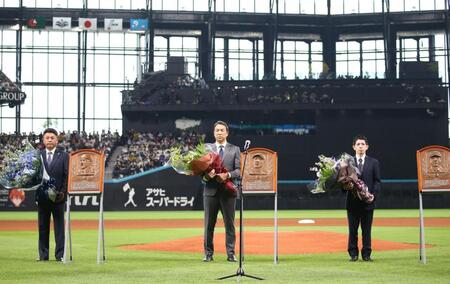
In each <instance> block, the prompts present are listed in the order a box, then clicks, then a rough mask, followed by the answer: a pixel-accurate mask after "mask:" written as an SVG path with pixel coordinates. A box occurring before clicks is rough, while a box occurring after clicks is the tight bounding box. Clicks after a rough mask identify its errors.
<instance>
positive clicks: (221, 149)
mask: <svg viewBox="0 0 450 284" xmlns="http://www.w3.org/2000/svg"><path fill="white" fill-rule="evenodd" d="M219 155H220V158H221V159H223V146H219Z"/></svg>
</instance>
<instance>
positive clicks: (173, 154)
mask: <svg viewBox="0 0 450 284" xmlns="http://www.w3.org/2000/svg"><path fill="white" fill-rule="evenodd" d="M169 151H170V159H169V162H168V164H169V165H170V166H172V167H173V168H174V169H175V170H176V171H177V172H180V173H190V172H192V168H191V162H192V161H194V160H197V159H200V158H201V157H203V156H205V155H206V154H208V153H209V152H210V150H208V149H207V147H206V144H205V142H204V141H203V140H200V143H199V144H198V145H197V146H196V147H195V148H194V149H193V150H189V151H188V152H186V153H183V151H182V150H181V146H180V147H173V148H171V149H170V150H169Z"/></svg>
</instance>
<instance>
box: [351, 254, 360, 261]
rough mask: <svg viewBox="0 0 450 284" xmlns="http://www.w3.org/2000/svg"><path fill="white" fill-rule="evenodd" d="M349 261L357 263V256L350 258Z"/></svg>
mask: <svg viewBox="0 0 450 284" xmlns="http://www.w3.org/2000/svg"><path fill="white" fill-rule="evenodd" d="M350 261H358V256H357V255H352V256H350Z"/></svg>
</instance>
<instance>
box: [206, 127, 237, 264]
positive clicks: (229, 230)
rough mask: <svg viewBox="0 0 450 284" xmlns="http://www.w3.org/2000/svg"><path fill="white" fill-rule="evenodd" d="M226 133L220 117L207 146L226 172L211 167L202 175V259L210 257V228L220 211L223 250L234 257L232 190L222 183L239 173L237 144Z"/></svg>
mask: <svg viewBox="0 0 450 284" xmlns="http://www.w3.org/2000/svg"><path fill="white" fill-rule="evenodd" d="M228 134H229V128H228V124H226V123H225V122H223V121H217V122H216V123H215V124H214V138H215V140H216V142H215V143H213V144H211V145H210V146H211V148H212V150H213V151H215V152H216V153H217V154H219V156H220V157H221V160H222V165H223V167H225V168H226V170H227V172H224V173H216V172H215V170H214V169H212V170H211V171H210V172H209V173H207V174H205V175H204V176H203V181H204V182H205V186H204V192H203V198H204V208H205V234H204V251H205V257H204V258H203V261H205V262H209V261H212V260H213V255H214V242H213V238H214V228H215V226H216V221H217V215H218V213H219V210H220V212H222V216H223V221H224V224H225V232H226V242H225V245H226V251H227V260H228V261H231V262H235V261H237V259H236V256H235V243H236V234H235V226H234V216H235V209H236V192H234V191H231V190H228V189H226V187H225V183H226V182H228V181H230V180H231V181H234V180H236V179H238V178H239V177H240V153H241V152H240V150H239V147H237V146H235V145H232V144H230V143H228V142H227V137H228Z"/></svg>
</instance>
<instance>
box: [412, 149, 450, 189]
mask: <svg viewBox="0 0 450 284" xmlns="http://www.w3.org/2000/svg"><path fill="white" fill-rule="evenodd" d="M449 169H450V149H449V148H447V147H443V146H429V147H425V148H422V149H420V150H418V151H417V172H418V181H419V191H420V192H441V191H450V172H449Z"/></svg>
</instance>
